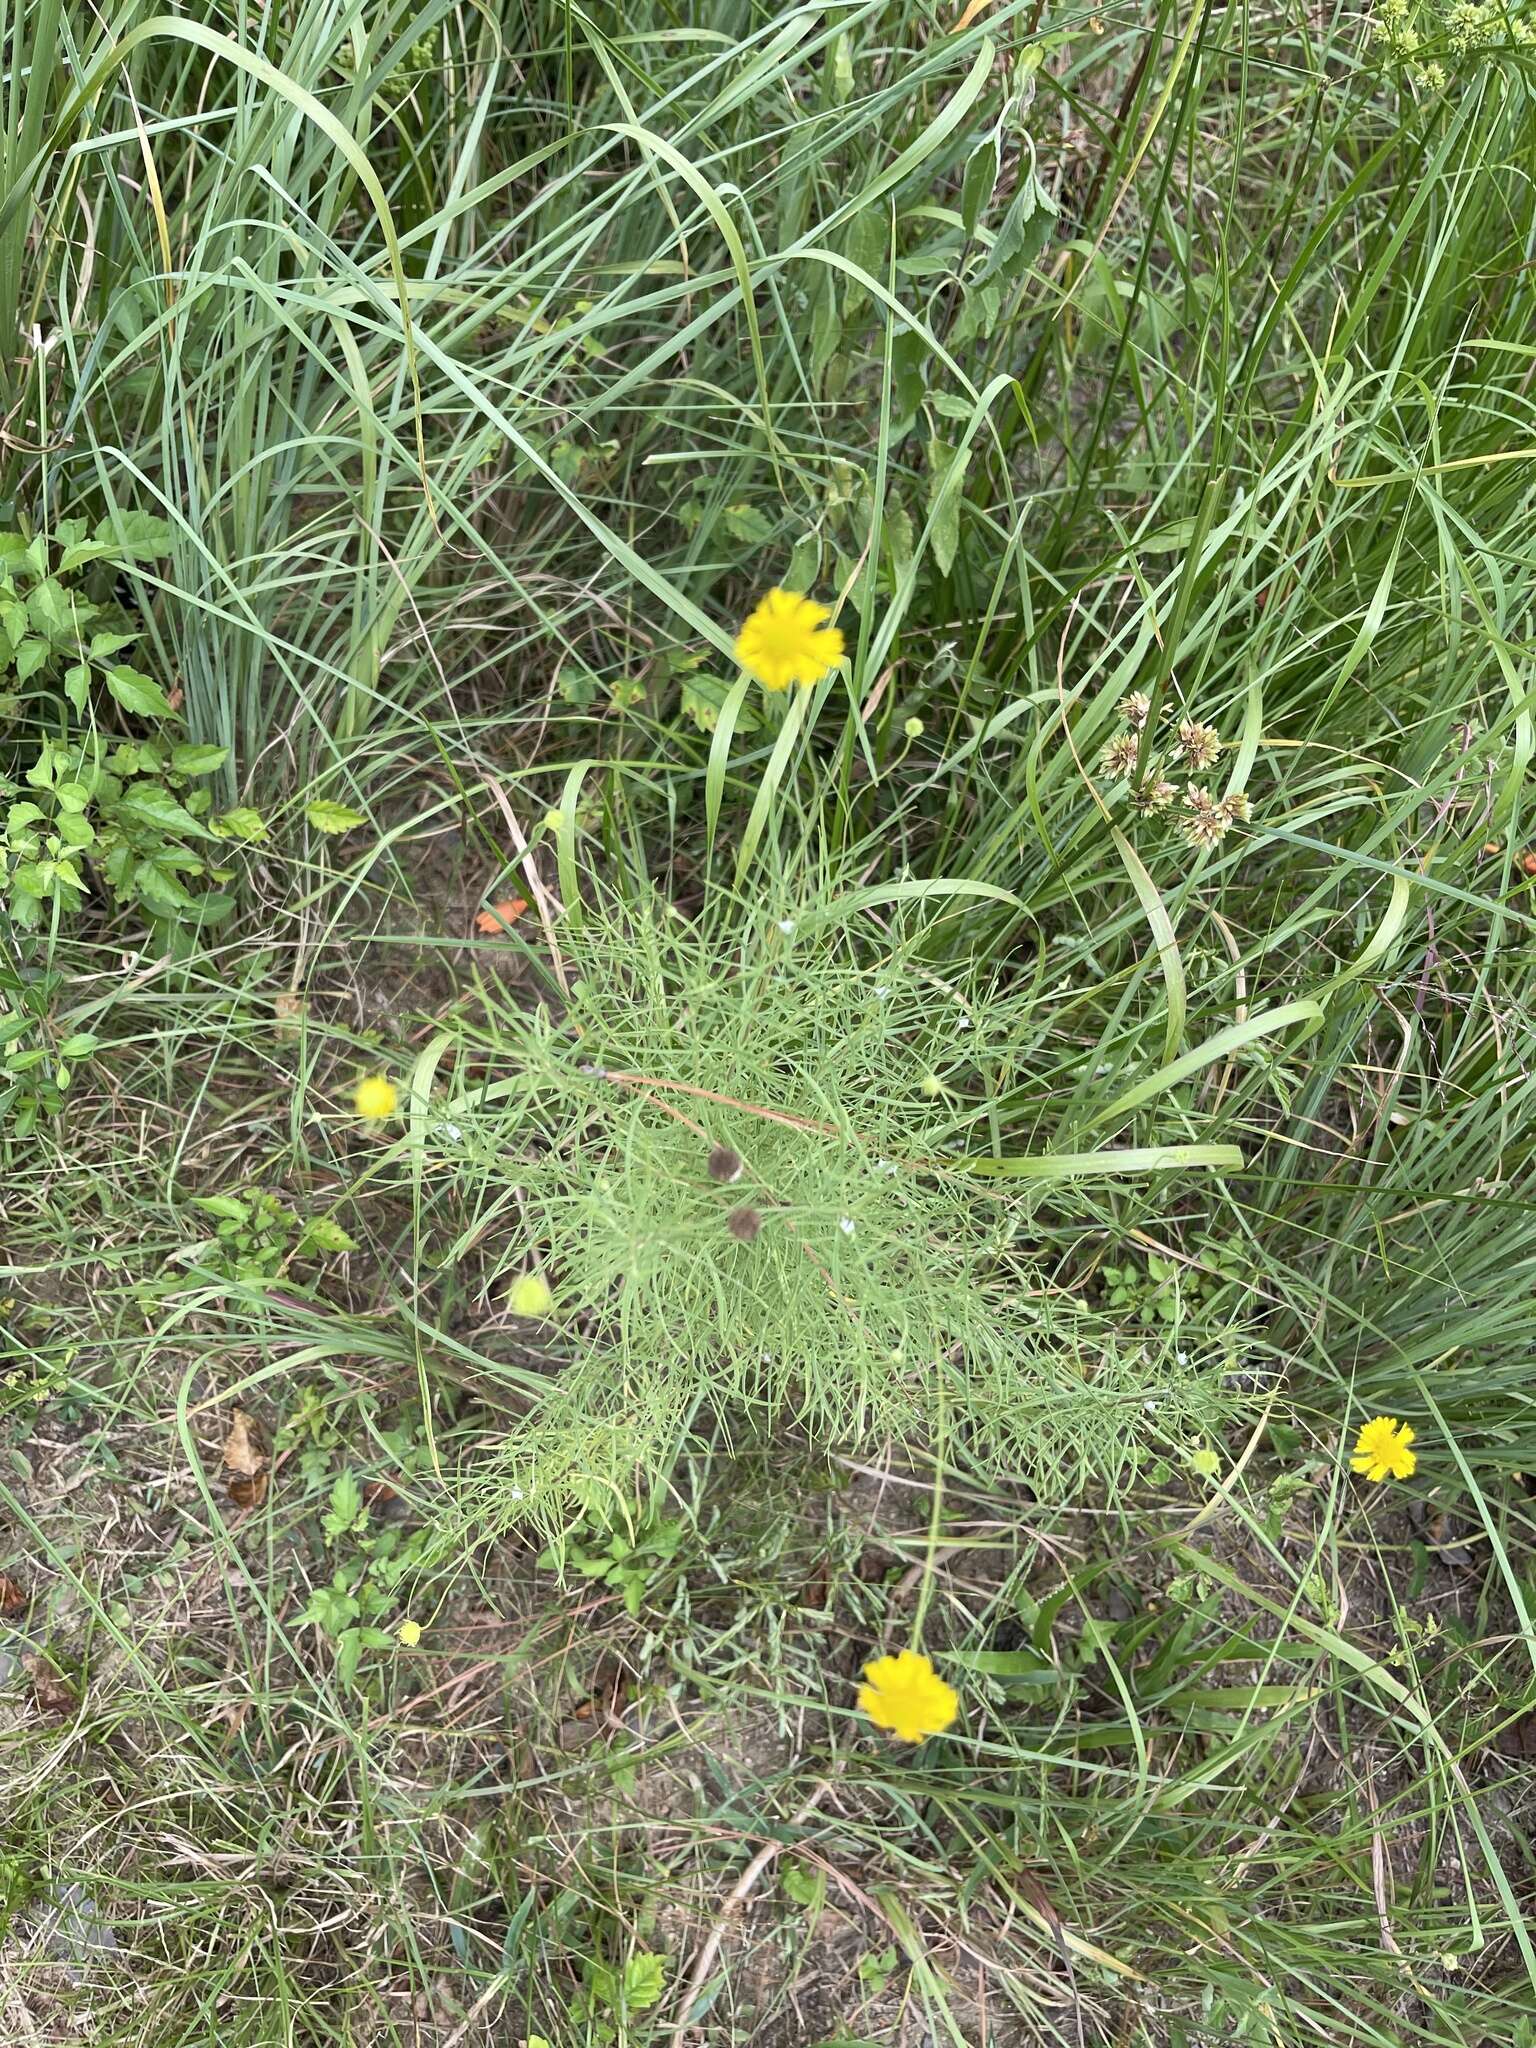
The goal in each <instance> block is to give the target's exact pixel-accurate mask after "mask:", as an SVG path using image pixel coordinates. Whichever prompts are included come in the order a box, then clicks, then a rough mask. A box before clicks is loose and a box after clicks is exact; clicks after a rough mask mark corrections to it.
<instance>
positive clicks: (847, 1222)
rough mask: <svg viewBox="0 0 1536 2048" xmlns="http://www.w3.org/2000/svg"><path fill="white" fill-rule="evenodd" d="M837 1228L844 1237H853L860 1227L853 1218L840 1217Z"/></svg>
mask: <svg viewBox="0 0 1536 2048" xmlns="http://www.w3.org/2000/svg"><path fill="white" fill-rule="evenodd" d="M837 1227H838V1229H839V1230H840V1231H841V1232H842V1233H843V1235H844V1237H852V1235H853V1233H854V1232H855V1231H856V1230H857V1229H858V1227H859V1226H858V1225H857V1224H856V1223H855V1222H854V1220H853V1218H852V1217H851V1216H839V1217H838V1219H837Z"/></svg>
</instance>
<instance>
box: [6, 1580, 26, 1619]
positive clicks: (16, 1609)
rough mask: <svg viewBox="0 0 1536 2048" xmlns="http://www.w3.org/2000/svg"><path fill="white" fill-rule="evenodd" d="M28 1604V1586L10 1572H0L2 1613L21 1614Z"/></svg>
mask: <svg viewBox="0 0 1536 2048" xmlns="http://www.w3.org/2000/svg"><path fill="white" fill-rule="evenodd" d="M26 1604H27V1589H26V1587H25V1586H23V1585H22V1584H21V1582H20V1580H19V1579H13V1578H12V1577H11V1575H10V1573H9V1572H0V1614H6V1615H10V1614H20V1613H21V1611H22V1609H23V1608H24V1607H25V1606H26Z"/></svg>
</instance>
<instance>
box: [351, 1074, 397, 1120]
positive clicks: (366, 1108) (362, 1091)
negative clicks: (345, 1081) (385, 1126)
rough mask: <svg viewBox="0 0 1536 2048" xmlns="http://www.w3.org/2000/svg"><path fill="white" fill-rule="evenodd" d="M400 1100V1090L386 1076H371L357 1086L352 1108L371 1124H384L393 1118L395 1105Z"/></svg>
mask: <svg viewBox="0 0 1536 2048" xmlns="http://www.w3.org/2000/svg"><path fill="white" fill-rule="evenodd" d="M399 1100H400V1090H399V1089H398V1088H397V1087H396V1086H395V1084H394V1082H393V1081H391V1080H390V1079H389V1078H388V1076H387V1075H385V1074H369V1075H367V1076H366V1078H365V1079H363V1080H361V1081H359V1082H358V1084H357V1089H356V1092H355V1093H354V1094H353V1097H352V1107H353V1108H354V1109H355V1110H356V1111H357V1113H358V1115H359V1116H360V1117H366V1119H367V1120H368V1122H369V1123H371V1124H377V1123H382V1122H383V1121H384V1119H385V1118H386V1117H389V1116H393V1115H394V1113H395V1105H396V1103H398V1102H399Z"/></svg>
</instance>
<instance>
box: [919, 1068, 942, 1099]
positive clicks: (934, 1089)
mask: <svg viewBox="0 0 1536 2048" xmlns="http://www.w3.org/2000/svg"><path fill="white" fill-rule="evenodd" d="M917 1086H918V1091H919V1093H920V1094H923V1095H926V1096H927V1098H928V1100H929V1101H930V1102H932V1100H933V1098H934V1096H935V1095H942V1094H943V1093H944V1083H943V1082H942V1081H941V1080H940V1079H939V1077H938V1075H937V1074H924V1076H923V1078H922V1080H921V1081H919V1082H918V1084H917Z"/></svg>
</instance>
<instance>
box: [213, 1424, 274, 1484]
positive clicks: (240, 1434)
mask: <svg viewBox="0 0 1536 2048" xmlns="http://www.w3.org/2000/svg"><path fill="white" fill-rule="evenodd" d="M271 1464H272V1456H271V1453H270V1452H269V1451H268V1449H267V1440H266V1432H265V1431H264V1430H263V1428H262V1426H261V1424H260V1423H259V1422H258V1421H257V1419H256V1417H255V1416H254V1415H251V1414H249V1413H247V1411H246V1410H245V1409H244V1408H237V1409H236V1410H235V1419H234V1421H233V1423H232V1424H231V1425H230V1431H229V1435H228V1436H227V1437H225V1439H224V1483H225V1485H226V1486H227V1488H228V1490H229V1497H230V1499H231V1500H232V1501H233V1502H234V1504H235V1506H236V1507H237V1508H259V1507H260V1506H261V1504H262V1502H263V1501H264V1500H265V1499H266V1497H267V1487H268V1485H269V1483H270V1480H271V1471H270V1467H271Z"/></svg>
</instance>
